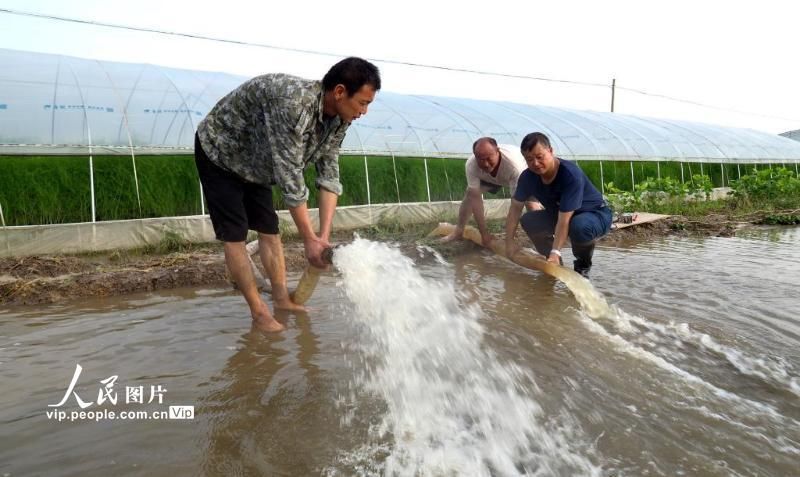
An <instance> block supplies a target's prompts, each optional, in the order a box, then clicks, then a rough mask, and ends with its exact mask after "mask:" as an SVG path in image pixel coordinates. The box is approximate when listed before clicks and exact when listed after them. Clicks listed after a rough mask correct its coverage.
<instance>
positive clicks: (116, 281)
mask: <svg viewBox="0 0 800 477" xmlns="http://www.w3.org/2000/svg"><path fill="white" fill-rule="evenodd" d="M758 220H759V217H758V216H753V217H747V218H745V220H742V219H741V218H740V219H737V220H732V219H731V218H730V217H727V216H722V215H711V216H707V217H704V218H702V219H695V218H693V219H688V218H685V217H670V218H667V219H664V220H660V221H657V222H653V223H649V224H642V225H636V226H633V227H628V228H625V229H622V230H615V231H612V232H611V233H610V234H609V235H607V236H606V237H604V238H603V239H602V243H605V244H615V245H620V244H624V243H629V242H631V243H632V242H640V241H646V240H650V239H654V238H661V237H665V236H668V235H677V236H691V235H694V236H733V235H735V233H736V231H737V230H739V229H741V228H743V227H747V226H749V225H751V224H752V223H755V222H757V221H758ZM493 225H494V228H495V229H496V230H499V229H500V227H501V226H502V224H500V223H495V224H493ZM433 227H434V225H416V226H410V227H406V228H403V229H402V230H400V229H398V230H380V229H376V228H373V229H370V230H364V231H361V232H360V233H361V235H362V236H364V237H368V238H376V239H383V240H391V241H394V242H400V243H409V244H413V243H416V242H423V243H426V244H427V245H431V246H434V247H436V248H437V249H439V250H440V251H441V252H442V253H443V255H445V256H452V255H457V254H459V253H465V252H467V251H469V250H474V249H475V246H474V245H472V244H470V243H466V242H459V243H455V244H449V245H440V244H438V243H437V242H436V241H435V240H433V239H428V238H425V235H426V233H427V231H430V230H431V229H433ZM350 237H352V232H347V233H339V234H337V236H336V237H334V240H332V241H333V242H337V241H345V240H347V239H349V238H350ZM517 240H518V241H519V242H520V243H526V242H527V237H524V235H522V232H521V231H518V236H517ZM285 252H286V266H287V269H288V270H289V271H290V272H300V271H302V270H303V269H304V268H305V266H306V261H305V259H304V257H303V248H302V243H301V242H299V241H297V240H293V239H289V240H287V241H286V244H285ZM254 258H256V262H258V260H257V257H254ZM259 267H260V265H259ZM199 285H207V286H208V285H210V286H232V284H231V281H230V278H229V276H228V274H227V271H226V268H225V261H224V256H223V253H222V246H221V245H220V244H205V245H203V246H194V247H186V250H183V251H180V252H173V253H169V254H158V255H153V254H143V253H141V252H135V251H134V252H110V253H105V254H93V255H77V256H35V257H22V258H3V259H0V305H5V306H9V305H38V304H46V303H59V302H65V301H68V300H73V299H76V298H81V297H89V296H92V297H99V296H113V295H122V294H127V293H134V292H143V291H153V290H163V289H170V288H177V287H185V286H199Z"/></svg>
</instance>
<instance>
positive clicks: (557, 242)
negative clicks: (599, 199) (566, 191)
mask: <svg viewBox="0 0 800 477" xmlns="http://www.w3.org/2000/svg"><path fill="white" fill-rule="evenodd" d="M574 213H575V211H574V210H571V211H569V212H559V213H558V220H557V221H556V231H555V232H556V233H555V236H554V237H553V248H552V251H551V252H550V256H549V257H547V261H548V262H553V263H557V264H560V263H561V260H560V258H561V255H560V254H561V247H563V246H564V244H565V243H566V242H567V236H568V235H569V221H570V220H572V215H573V214H574Z"/></svg>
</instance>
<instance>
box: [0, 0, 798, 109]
mask: <svg viewBox="0 0 800 477" xmlns="http://www.w3.org/2000/svg"><path fill="white" fill-rule="evenodd" d="M0 13H7V14H10V15H19V16H27V17H33V18H40V19H45V20H55V21H62V22H70V23H78V24H82V25H91V26H99V27H105V28H116V29H122V30H130V31H137V32H145V33H156V34H160V35H170V36H177V37H183V38H191V39H195V40H207V41H215V42H219V43H228V44H233V45H243V46H253V47H258V48H268V49H272V50H279V51H289V52H293V53H303V54H309V55H318V56H330V57H337V58H341V57H345V56H349V55H344V54H340V53H332V52H325V51H318V50H309V49H303V48H292V47H287V46H278V45H270V44H267V43H259V42H250V41H244V40H232V39H229V38H220V37H213V36H207V35H199V34H194V33H184V32H176V31H168V30H159V29H156V28H146V27H138V26H131V25H123V24H119V23H109V22H98V21H92V20H84V19H80V18H70V17H63V16H58V15H50V14H46V13H37V12H26V11H22V10H12V9H8V8H0ZM366 59H368V60H370V61H375V62H380V63H385V64H393V65H401V66H411V67H416V68H427V69H433V70H439V71H452V72H458V73H471V74H477V75H484V76H496V77H500V78H513V79H526V80H534V81H545V82H549V83H562V84H573V85H579V86H591V87H599V88H610V85H608V84H604V83H594V82H589V81H575V80H567V79H561V78H546V77H542V76H528V75H516V74H509V73H498V72H496V71H485V70H475V69H470V68H455V67H449V66H441V65H431V64H426V63H414V62H407V61H398V60H387V59H384V58H369V57H367V58H366ZM616 89H619V90H623V91H629V92H631V93H636V94H641V95H643V96H651V97H656V98H661V99H667V100H670V101H676V102H679V103H685V104H691V105H694V106H699V107H703V108H708V109H715V110H718V111H726V112H733V113H737V114H746V115H751V116H758V117H762V118H769V119H779V120H782V121H793V122H800V119H794V118H785V117H781V116H772V115H768V114H762V113H755V112H752V111H743V110H738V109H732V108H725V107H721V106H714V105H710V104H705V103H700V102H698V101H692V100H689V99H683V98H677V97H674V96H668V95H665V94H659V93H650V92H647V91H644V90H641V89H636V88H628V87H624V86H616Z"/></svg>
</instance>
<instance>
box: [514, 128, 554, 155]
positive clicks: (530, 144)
mask: <svg viewBox="0 0 800 477" xmlns="http://www.w3.org/2000/svg"><path fill="white" fill-rule="evenodd" d="M537 144H541V145H542V147H544V148H546V149H550V148H552V146H551V145H550V139H548V138H547V136H545V135H544V134H543V133H540V132H532V133H530V134H528V135H527V136H525V137H524V138H522V144H520V146H519V149H520V150H521V151H522V152H523V153H525V152H528V151H530V150H531V149H533V148H534V147H536V145H537Z"/></svg>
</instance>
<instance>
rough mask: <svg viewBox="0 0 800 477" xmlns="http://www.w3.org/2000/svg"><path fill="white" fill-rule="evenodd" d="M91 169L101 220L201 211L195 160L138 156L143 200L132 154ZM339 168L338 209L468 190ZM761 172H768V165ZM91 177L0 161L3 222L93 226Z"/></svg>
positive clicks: (77, 169)
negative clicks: (90, 223) (340, 182)
mask: <svg viewBox="0 0 800 477" xmlns="http://www.w3.org/2000/svg"><path fill="white" fill-rule="evenodd" d="M365 162H366V165H365ZM92 165H93V169H94V185H95V207H96V212H95V215H96V220H98V221H103V220H123V219H135V218H146V217H169V216H180V215H194V214H199V213H201V210H202V203H201V195H200V186H199V180H198V177H197V170H196V169H195V165H194V158H193V157H192V156H187V155H175V156H139V157H137V158H136V163H135V167H136V176H137V177H138V182H139V191H138V197H137V191H136V186H135V184H136V182H135V180H134V163H133V161H132V159H131V158H130V157H127V156H97V157H94V158H93V160H92ZM579 165H580V166H581V168H583V169H584V171H586V173H587V175H588V176H589V178H590V179H591V180H592V182H593V183H594V184H595V185H596V186H598V188H604V187H605V186H604V184H608V183H609V182H611V183H613V184H614V186H615V187H616V188H617V189H619V190H630V191H633V190H635V187H633V186H632V180H631V163H630V162H613V161H603V162H602V163H601V162H596V161H595V162H593V161H580V162H579ZM426 166H427V170H428V182H429V183H428V184H426V180H425V168H426ZM601 167H602V175H601ZM681 167H682V168H683V174H682V173H681ZM745 167H747V169H748V170H751V169H752V168H753V166H752V165H750V166H744V165H743V166H741V168H740V169H739V170H741V172H742V173H744V168H745ZM339 168H340V175H341V180H342V184H343V186H344V193H343V195H342V196H341V197H340V199H339V204H340V205H358V204H367V203H368V202H369V203H373V204H377V203H396V202H425V201H427V200H428V187H430V200H432V201H441V200H460V199H461V198H462V197H463V194H464V189H465V187H466V179H465V177H464V161H463V160H460V159H427V160H423V159H419V158H396V159H394V160H393V159H392V158H390V157H372V156H370V157H367V158H366V159H365V158H364V156H342V157H341V158H340V165H339ZM702 168H703V172H704V173H705V174H709V173H710V175H709V179H710V181H711V183H712V185H714V186H720V185H723V184H724V185H729V184H730V182H731V179H738V177H739V174H738V173H739V170H737V166H736V165H732V164H725V165H720V164H703V165H702ZM758 169H759V170H767V171H769V170H770V168H769V166H768V165H761V166H759V167H758ZM633 171H634V180H635V182H636V183H637V184H638V183H640V182H642V181H645V180H646V179H647V178H648V177H659V176H660V177H661V178H665V179H666V178H672V179H674V180H676V181H680V180H681V178H682V177H683V179H684V180H685V181H687V182H689V183H690V184H691V181H692V178H693V177H694V176H696V175H698V174H699V173H700V172H701V165H700V164H683V166H681V165H680V164H678V163H650V162H648V163H644V162H634V163H633ZM367 174H369V200H368V190H367V180H366V179H367ZM723 174H724V178H723ZM315 175H316V174H315V171H314V169H313V168H309V169H308V170H307V171H306V181H307V183H308V184H309V185H310V187H309V190H310V197H309V206H311V207H315V206H316V195H317V194H316V192H317V191H316V187H314V186H313V184H314V179H315ZM89 178H90V174H89V159H88V158H87V157H85V156H0V208H2V212H3V218H4V221H5V224H6V225H32V224H56V223H71V222H87V221H91V218H92V212H91V211H92V202H91V194H90V187H89ZM601 178H602V179H601ZM274 194H275V205H276V207H278V208H283V206H284V204H283V201H282V199H281V197H280V194H279V193H278V191H277V190H275V192H274ZM498 197H501V198H507V197H509V192H508V190H506V189H502V190H501V192H500V193H499V194H498Z"/></svg>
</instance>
